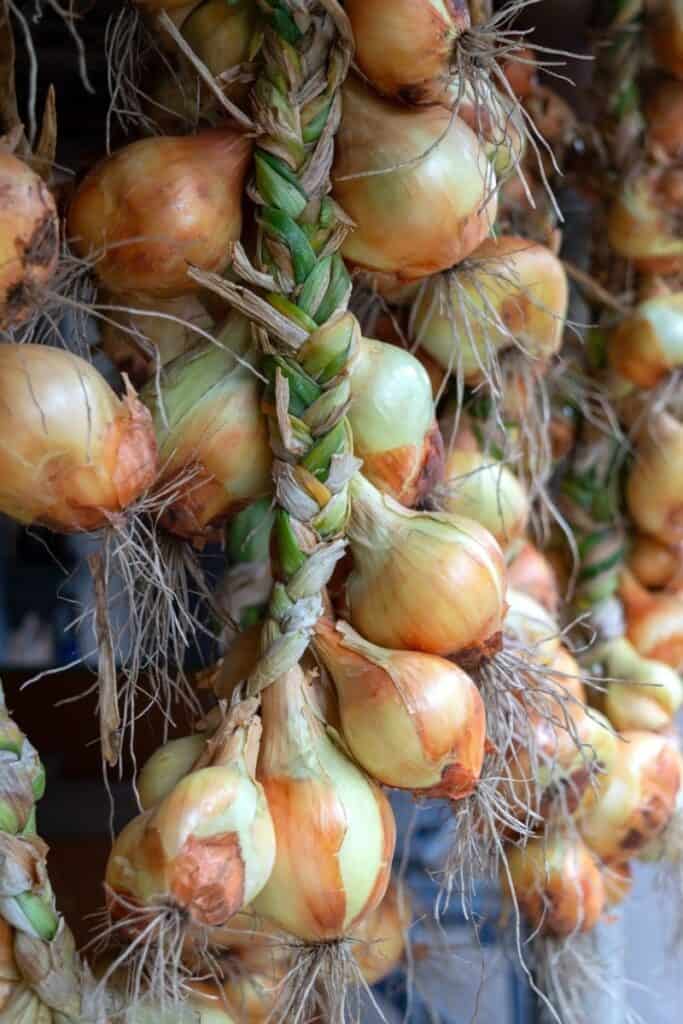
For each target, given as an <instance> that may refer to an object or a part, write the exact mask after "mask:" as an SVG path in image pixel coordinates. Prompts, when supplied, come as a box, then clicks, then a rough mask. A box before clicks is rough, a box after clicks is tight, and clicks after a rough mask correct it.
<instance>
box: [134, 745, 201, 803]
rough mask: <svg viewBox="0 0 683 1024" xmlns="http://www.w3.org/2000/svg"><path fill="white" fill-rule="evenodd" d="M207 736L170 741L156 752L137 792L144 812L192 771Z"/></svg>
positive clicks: (140, 781) (143, 770) (149, 761)
mask: <svg viewBox="0 0 683 1024" xmlns="http://www.w3.org/2000/svg"><path fill="white" fill-rule="evenodd" d="M206 740H207V737H206V736H202V734H201V733H196V734H193V735H192V736H181V737H180V739H177V740H169V741H168V742H167V743H164V744H163V746H161V747H159V748H158V750H155V751H154V753H153V754H152V756H151V757H149V758H148V759H147V761H146V762H145V764H144V765H143V768H142V771H141V772H140V775H139V776H138V779H137V783H136V788H137V793H138V798H139V800H140V806H141V807H142V809H143V811H148V810H150V808H152V807H156V805H157V804H158V803H160V802H161V801H162V800H163V799H164V798H165V797H167V796H169V795H170V794H171V793H172V792H173V790H174V789H175V787H176V786H177V784H178V783H179V782H180V780H181V779H184V778H185V776H186V775H187V774H188V773H189V772H190V771H191V770H192V766H193V765H194V764H195V762H196V761H197V759H198V758H199V756H200V755H201V753H202V752H203V750H204V748H205V747H206Z"/></svg>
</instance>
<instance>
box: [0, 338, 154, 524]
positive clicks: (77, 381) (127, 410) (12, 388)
mask: <svg viewBox="0 0 683 1024" xmlns="http://www.w3.org/2000/svg"><path fill="white" fill-rule="evenodd" d="M0 437H1V438H2V444H1V445H0V511H2V512H4V513H5V514H6V515H9V516H11V517H12V518H14V519H17V520H18V521H19V522H20V523H24V524H27V525H28V524H30V523H35V524H41V525H43V526H48V527H50V528H51V529H53V530H56V531H59V532H63V533H70V532H75V531H78V530H94V529H99V528H100V527H103V526H106V525H107V524H108V523H109V517H110V516H112V515H117V514H119V513H121V512H123V511H125V509H126V508H127V507H128V506H129V505H130V504H131V503H132V502H134V501H135V500H136V498H138V497H140V495H141V494H142V493H143V492H145V491H146V490H147V488H149V487H150V486H151V484H152V483H153V481H154V479H155V477H156V472H157V449H156V442H155V439H154V430H153V428H152V421H151V418H150V416H149V413H148V411H147V410H146V409H145V407H144V406H143V405H142V404H141V403H140V402H139V401H138V400H137V398H136V397H135V393H134V392H133V391H129V393H128V395H127V396H126V397H125V398H124V399H123V400H121V399H119V398H117V396H116V395H115V394H114V392H113V391H112V389H111V388H110V387H109V385H108V384H107V382H106V381H105V379H104V377H103V376H102V375H101V374H100V373H99V371H98V370H96V369H95V367H94V366H93V365H92V364H91V363H88V362H86V361H85V360H83V359H81V358H80V357H79V356H76V355H74V354H73V353H71V352H66V351H64V350H63V349H57V348H51V347H48V346H45V345H30V344H20V345H12V344H4V345H0Z"/></svg>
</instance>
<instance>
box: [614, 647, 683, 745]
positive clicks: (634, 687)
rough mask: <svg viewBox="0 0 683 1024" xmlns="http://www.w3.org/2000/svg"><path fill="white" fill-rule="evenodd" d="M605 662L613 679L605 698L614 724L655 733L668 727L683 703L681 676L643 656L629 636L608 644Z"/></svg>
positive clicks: (620, 727) (618, 727) (618, 726)
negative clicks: (628, 638)
mask: <svg viewBox="0 0 683 1024" xmlns="http://www.w3.org/2000/svg"><path fill="white" fill-rule="evenodd" d="M604 660H605V666H606V671H607V675H608V676H609V677H610V679H611V680H612V681H611V682H610V683H609V684H608V687H607V695H606V698H605V709H606V711H607V714H608V716H609V719H610V721H611V722H612V724H613V725H614V726H616V728H617V729H650V730H652V731H653V732H659V731H660V730H662V729H666V728H668V727H669V726H670V725H671V722H672V721H673V718H674V716H675V714H676V712H677V711H678V709H679V708H680V706H681V703H683V683H681V680H680V678H679V675H678V673H677V672H674V670H673V669H672V668H670V667H669V666H668V665H665V664H663V663H662V662H661V661H655V660H653V659H651V658H643V657H641V655H640V654H639V653H638V651H637V650H636V648H635V647H634V646H633V644H632V643H630V641H629V640H627V639H626V637H620V638H619V639H617V640H612V641H610V642H609V644H608V645H607V652H606V654H605V659H604ZM614 680H618V681H617V682H615V681H614ZM622 680H623V682H622Z"/></svg>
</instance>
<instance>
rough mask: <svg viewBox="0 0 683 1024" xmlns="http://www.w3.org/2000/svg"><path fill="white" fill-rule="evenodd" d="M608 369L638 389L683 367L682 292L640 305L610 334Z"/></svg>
mask: <svg viewBox="0 0 683 1024" xmlns="http://www.w3.org/2000/svg"><path fill="white" fill-rule="evenodd" d="M608 355H609V361H610V365H611V366H612V368H613V369H614V370H616V372H617V373H618V374H620V375H621V376H622V377H626V379H627V380H630V381H632V383H634V384H637V385H638V387H640V388H653V387H655V385H656V384H658V383H659V382H660V381H661V380H663V378H664V377H666V376H667V374H669V373H671V371H672V370H675V369H678V368H679V367H681V366H683V292H675V293H674V294H671V295H660V296H657V297H656V298H652V299H647V300H646V301H645V302H641V303H640V305H639V306H638V307H637V308H636V309H635V310H634V311H633V313H632V314H631V315H630V316H628V317H626V319H625V320H622V321H621V323H620V324H619V326H618V327H617V328H616V330H615V331H614V332H613V334H612V336H611V338H610V341H609V348H608Z"/></svg>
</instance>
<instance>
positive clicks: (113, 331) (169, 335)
mask: <svg viewBox="0 0 683 1024" xmlns="http://www.w3.org/2000/svg"><path fill="white" fill-rule="evenodd" d="M112 304H113V305H115V306H121V307H128V308H127V309H124V308H122V309H120V310H118V309H113V310H110V309H108V310H107V311H106V317H107V319H106V320H105V321H104V322H103V323H102V325H101V328H100V348H101V349H102V350H103V351H104V352H106V354H107V355H108V357H109V358H110V359H111V361H112V363H113V364H114V365H115V366H116V367H117V369H118V370H119V371H120V372H121V373H126V374H127V375H128V376H129V377H130V379H131V381H132V382H133V384H134V385H135V387H142V385H143V384H145V383H146V382H147V381H148V380H149V378H150V377H151V376H153V375H154V374H155V372H156V370H157V368H159V367H163V366H165V365H166V363H169V362H170V361H171V360H172V359H175V358H176V357H177V356H180V355H182V354H183V352H186V351H187V349H188V348H191V347H192V346H193V345H196V344H197V342H198V341H199V340H200V339H201V335H200V334H198V332H197V331H195V330H193V329H192V325H194V326H196V327H198V328H199V329H200V330H202V331H209V330H210V329H211V327H212V325H213V320H212V318H211V316H210V315H209V313H208V312H207V310H206V308H205V307H204V306H203V305H202V303H201V302H200V301H199V299H198V298H197V296H196V295H182V296H180V297H179V298H177V299H158V298H151V297H150V296H147V295H135V294H130V295H125V294H123V295H119V296H116V297H115V298H114V302H113V303H112ZM132 310H141V312H139V313H136V312H132ZM152 313H158V314H160V315H159V316H153V315H150V314H152Z"/></svg>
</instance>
